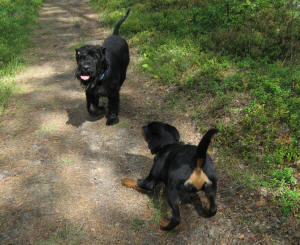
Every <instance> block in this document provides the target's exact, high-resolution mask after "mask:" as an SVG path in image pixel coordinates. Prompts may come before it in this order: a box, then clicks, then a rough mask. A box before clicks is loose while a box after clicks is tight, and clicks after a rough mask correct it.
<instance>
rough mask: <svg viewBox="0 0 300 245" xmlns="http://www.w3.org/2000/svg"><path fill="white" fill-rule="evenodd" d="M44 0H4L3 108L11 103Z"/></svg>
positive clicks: (0, 11) (0, 4)
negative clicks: (17, 78) (18, 72)
mask: <svg viewBox="0 0 300 245" xmlns="http://www.w3.org/2000/svg"><path fill="white" fill-rule="evenodd" d="M42 2H43V1H42V0H15V1H9V0H0V33H1V35H0V110H1V111H2V110H3V109H4V108H6V107H7V105H8V100H9V97H10V94H11V93H12V90H13V87H14V83H13V78H12V77H13V75H14V74H15V73H16V71H17V70H18V69H19V68H20V66H21V64H22V56H23V54H24V50H25V49H26V47H28V46H29V45H30V42H29V36H30V34H31V31H32V26H33V24H34V20H35V18H36V16H37V11H38V9H39V7H40V6H41V4H42Z"/></svg>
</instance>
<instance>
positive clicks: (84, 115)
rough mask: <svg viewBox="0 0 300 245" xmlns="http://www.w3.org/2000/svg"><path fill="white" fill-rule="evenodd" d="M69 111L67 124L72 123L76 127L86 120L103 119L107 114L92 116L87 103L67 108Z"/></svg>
mask: <svg viewBox="0 0 300 245" xmlns="http://www.w3.org/2000/svg"><path fill="white" fill-rule="evenodd" d="M66 111H67V113H68V121H67V122H66V124H71V125H73V126H75V127H80V126H81V125H82V124H83V123H84V122H86V121H89V122H95V121H98V120H100V119H102V118H103V117H104V116H105V114H103V115H99V116H97V117H92V116H91V115H89V113H88V112H87V110H86V106H85V104H83V103H82V104H80V105H78V106H76V107H73V108H68V109H66Z"/></svg>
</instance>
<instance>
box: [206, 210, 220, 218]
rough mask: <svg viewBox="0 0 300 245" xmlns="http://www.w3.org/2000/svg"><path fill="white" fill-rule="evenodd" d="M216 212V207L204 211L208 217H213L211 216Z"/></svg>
mask: <svg viewBox="0 0 300 245" xmlns="http://www.w3.org/2000/svg"><path fill="white" fill-rule="evenodd" d="M216 213H217V209H216V208H214V209H209V210H208V211H207V212H206V215H207V216H206V217H207V218H210V217H213V216H215V215H216Z"/></svg>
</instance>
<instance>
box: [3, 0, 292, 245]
mask: <svg viewBox="0 0 300 245" xmlns="http://www.w3.org/2000/svg"><path fill="white" fill-rule="evenodd" d="M39 22H40V26H39V28H37V30H36V33H35V38H34V41H35V44H36V46H35V48H34V49H32V52H31V55H30V56H29V57H28V59H29V60H30V62H31V66H30V67H29V68H28V69H27V70H26V71H24V72H22V73H21V74H19V75H18V78H17V80H18V84H19V86H20V87H21V88H22V89H21V91H20V92H18V93H17V94H16V95H15V96H14V97H13V103H12V104H11V106H10V108H9V109H8V110H7V112H6V114H5V115H4V116H3V118H2V119H1V121H0V129H1V131H0V138H1V143H0V144H1V145H0V146H1V147H0V224H1V225H0V243H1V244H254V243H258V244H260V243H262V244H271V243H276V244H289V243H292V242H295V240H293V234H289V233H288V232H287V233H286V235H282V234H283V232H284V231H283V230H282V229H284V228H282V227H281V221H280V220H278V219H277V220H276V219H275V218H274V219H273V218H272V217H273V215H274V214H273V213H272V212H273V211H272V209H270V208H269V207H268V206H267V205H266V203H264V204H263V205H261V206H260V207H258V206H256V205H255V202H256V201H259V200H260V197H259V196H258V194H251V195H248V194H245V193H244V192H243V187H242V186H233V185H232V184H231V183H230V179H229V177H228V176H227V175H226V174H224V173H223V172H222V170H220V169H219V176H220V181H219V185H220V188H219V189H220V191H219V192H218V197H217V204H218V207H219V210H218V213H217V215H216V216H215V217H213V218H210V219H205V218H203V217H201V216H199V214H198V212H199V210H197V205H196V209H195V208H194V206H193V205H192V204H190V203H188V204H185V205H182V206H181V214H182V222H181V224H180V225H179V227H178V228H176V229H175V230H174V231H172V232H167V233H166V232H161V231H160V230H159V222H160V220H161V219H162V218H163V217H164V216H165V215H166V214H168V211H169V208H168V205H167V204H166V203H165V202H164V201H163V200H164V198H163V191H161V190H160V189H159V188H158V190H156V193H155V194H154V195H147V194H141V193H138V192H136V191H134V190H132V189H127V188H125V187H124V186H122V185H121V179H123V178H124V177H128V178H134V179H136V178H140V177H142V176H145V175H146V174H147V173H148V171H149V170H150V168H151V165H152V156H151V155H150V154H149V151H148V150H147V147H146V144H145V143H144V141H143V138H142V137H141V136H140V134H139V132H140V127H141V126H142V125H143V124H144V123H146V122H148V121H150V120H162V121H165V122H168V123H171V124H173V125H174V126H176V127H177V128H178V129H179V131H180V132H181V134H182V139H183V140H184V141H185V142H188V143H194V144H197V143H198V141H199V139H200V135H198V134H197V133H195V129H194V128H193V125H192V123H191V122H190V120H189V118H188V117H187V116H185V115H184V114H182V113H180V112H175V111H166V110H161V105H162V104H163V103H164V101H165V93H164V92H163V91H162V90H160V89H159V88H157V87H153V86H152V85H153V83H152V82H151V81H150V80H149V79H148V78H146V77H145V76H143V75H142V74H140V73H138V72H137V71H136V70H135V69H134V66H133V65H132V64H133V63H134V62H135V59H136V57H135V53H134V51H131V52H132V53H131V60H132V64H131V65H129V70H128V76H127V79H126V81H125V84H124V86H123V87H122V90H121V112H120V123H119V124H117V125H116V126H113V127H107V126H105V119H104V118H102V119H97V120H96V119H94V118H91V117H89V115H88V114H87V112H86V109H85V97H84V93H83V91H82V89H81V87H80V85H79V83H78V81H76V80H75V79H74V69H75V62H74V51H73V49H72V47H74V45H77V44H78V43H82V42H86V41H90V42H100V43H101V40H103V39H104V38H105V37H107V36H108V35H109V34H110V33H111V30H107V29H105V28H103V27H102V26H101V23H99V22H98V21H97V15H96V14H95V13H93V12H92V11H91V9H90V7H89V5H88V1H87V0H73V1H72V0H52V1H50V0H46V1H45V4H44V7H43V8H42V10H41V12H40V18H39ZM120 32H121V33H122V30H121V31H120ZM93 40H96V41H93ZM97 40H100V41H97ZM215 150H216V149H213V152H214V151H215ZM213 152H212V153H213ZM216 160H217V161H218V160H219V161H221V159H216ZM254 210H256V211H255V212H254ZM197 211H198V212H197ZM259 215H262V217H260V216H259ZM266 215H267V216H268V217H269V219H265V217H266ZM274 220H275V221H274ZM278 230H280V232H276V231H278Z"/></svg>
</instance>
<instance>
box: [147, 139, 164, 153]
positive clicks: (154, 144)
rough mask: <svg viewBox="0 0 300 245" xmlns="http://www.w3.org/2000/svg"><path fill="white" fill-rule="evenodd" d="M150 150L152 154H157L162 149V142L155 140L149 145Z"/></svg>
mask: <svg viewBox="0 0 300 245" xmlns="http://www.w3.org/2000/svg"><path fill="white" fill-rule="evenodd" d="M148 148H149V150H150V151H151V154H156V153H157V152H159V150H160V149H161V142H160V140H158V139H156V138H153V139H152V140H151V141H150V142H149V143H148Z"/></svg>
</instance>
